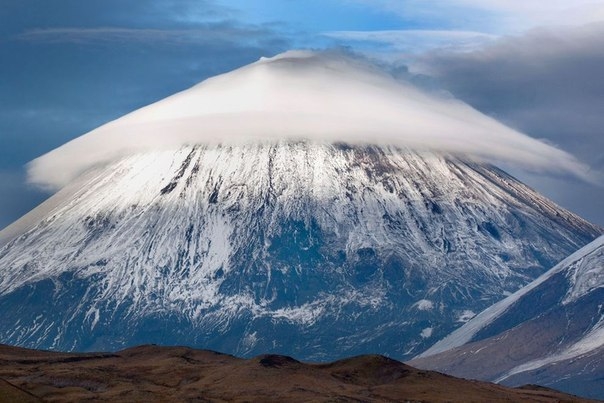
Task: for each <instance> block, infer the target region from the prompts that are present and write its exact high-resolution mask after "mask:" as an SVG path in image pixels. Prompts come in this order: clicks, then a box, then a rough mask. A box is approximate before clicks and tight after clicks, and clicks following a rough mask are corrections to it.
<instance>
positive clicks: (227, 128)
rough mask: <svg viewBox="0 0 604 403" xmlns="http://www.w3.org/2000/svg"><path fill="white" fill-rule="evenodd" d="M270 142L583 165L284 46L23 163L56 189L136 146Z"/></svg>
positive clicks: (382, 80) (483, 119)
mask: <svg viewBox="0 0 604 403" xmlns="http://www.w3.org/2000/svg"><path fill="white" fill-rule="evenodd" d="M279 139H296V140H298V139H310V140H314V141H341V142H350V143H359V142H360V143H380V144H383V143H388V144H392V145H398V146H401V147H408V148H413V149H426V150H436V151H442V152H448V153H458V154H468V155H473V156H476V157H480V158H485V159H489V160H495V161H503V162H508V163H514V164H518V165H520V166H521V167H524V168H526V169H531V170H538V171H541V170H548V171H552V172H566V173H572V174H574V175H576V176H580V177H584V176H585V173H584V172H585V168H584V166H583V165H581V164H580V163H579V162H577V161H576V160H575V159H574V158H573V157H572V156H571V155H569V154H568V153H566V152H564V151H561V150H559V149H557V148H555V147H553V146H551V145H548V144H545V143H543V142H540V141H537V140H535V139H533V138H531V137H529V136H527V135H525V134H522V133H520V132H517V131H515V130H513V129H511V128H509V127H507V126H505V125H503V124H501V123H499V122H497V121H496V120H494V119H492V118H489V117H487V116H485V115H483V114H481V113H480V112H478V111H476V110H475V109H473V108H471V107H470V106H468V105H467V104H464V103H462V102H460V101H457V100H454V99H445V98H440V97H438V96H436V95H431V94H427V93H425V92H422V91H421V90H419V89H418V88H415V87H414V86H412V85H411V84H408V83H404V82H401V81H398V80H396V79H395V78H393V77H392V76H390V75H388V74H387V73H385V72H383V71H382V70H380V69H378V68H377V67H375V66H372V65H370V64H369V63H367V62H366V61H363V60H358V59H356V58H354V57H351V56H350V55H344V54H340V53H333V52H319V53H317V52H308V51H291V52H286V53H283V54H281V55H278V56H275V57H272V58H262V59H260V60H259V61H257V62H255V63H252V64H250V65H248V66H245V67H242V68H240V69H237V70H235V71H232V72H230V73H226V74H223V75H219V76H216V77H213V78H210V79H208V80H205V81H203V82H202V83H200V84H198V85H196V86H194V87H192V88H190V89H188V90H186V91H183V92H180V93H177V94H175V95H173V96H171V97H168V98H166V99H164V100H161V101H159V102H156V103H154V104H151V105H149V106H147V107H144V108H141V109H139V110H136V111H134V112H132V113H129V114H127V115H125V116H123V117H121V118H119V119H117V120H115V121H112V122H110V123H107V124H105V125H103V126H101V127H99V128H97V129H95V130H92V131H91V132H89V133H87V134H84V135H83V136H81V137H79V138H76V139H75V140H72V141H70V142H68V143H66V144H64V145H63V146H61V147H59V148H57V149H55V150H53V151H51V152H49V153H47V154H45V155H43V156H41V157H39V158H37V159H35V160H34V161H32V162H31V163H30V164H29V178H30V181H31V182H32V183H35V184H38V185H40V186H43V187H47V188H51V189H57V188H60V187H62V186H64V185H65V184H67V183H69V182H70V181H71V180H73V179H74V178H75V177H77V176H78V175H79V174H81V173H82V172H84V171H86V170H87V169H90V168H91V167H94V166H97V165H99V164H104V163H107V162H110V161H112V160H114V159H116V158H120V157H122V156H124V155H128V154H132V153H138V152H144V151H145V150H150V149H157V148H163V149H166V148H178V147H180V146H182V145H184V144H198V143H228V142H242V141H244V142H245V141H259V140H260V141H263V140H264V141H274V140H279Z"/></svg>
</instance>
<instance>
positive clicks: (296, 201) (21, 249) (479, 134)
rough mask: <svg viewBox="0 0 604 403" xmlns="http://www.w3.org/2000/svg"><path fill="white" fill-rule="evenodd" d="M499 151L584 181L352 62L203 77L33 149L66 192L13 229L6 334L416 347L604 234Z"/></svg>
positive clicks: (230, 349) (80, 340)
mask: <svg viewBox="0 0 604 403" xmlns="http://www.w3.org/2000/svg"><path fill="white" fill-rule="evenodd" d="M373 135H375V136H376V141H375V143H374V144H370V142H369V141H368V140H367V139H370V138H371V136H373ZM514 150H517V151H514ZM476 156H479V157H481V159H480V160H478V159H476ZM486 157H489V158H493V159H498V160H506V161H512V162H513V161H516V162H522V163H523V164H524V166H525V167H529V168H530V167H533V168H541V169H542V168H547V167H548V166H550V165H551V163H550V162H549V161H551V159H552V158H557V164H558V168H559V169H562V170H565V171H567V172H568V171H570V172H573V173H575V174H576V175H580V174H581V166H580V164H578V163H576V161H574V159H573V158H572V157H570V156H569V155H567V154H565V153H564V152H562V151H560V150H557V149H555V148H552V147H550V146H547V145H545V144H542V143H540V142H538V141H535V140H532V139H530V138H529V137H527V136H525V135H523V134H521V133H518V132H515V131H513V130H511V129H509V128H507V127H505V126H502V125H501V124H499V123H497V122H496V121H494V120H492V119H489V118H487V117H485V116H483V115H480V114H479V113H478V112H476V111H474V110H472V109H471V108H469V107H467V106H465V105H463V104H460V103H458V102H456V101H453V100H446V99H444V100H443V99H439V98H435V97H433V96H428V95H426V94H424V93H422V92H421V91H419V90H417V89H414V88H412V87H411V86H409V85H408V84H403V83H399V82H398V81H396V80H394V79H393V78H392V77H389V76H387V75H385V74H384V73H382V72H379V71H377V70H376V69H375V68H372V67H370V66H367V65H366V64H365V63H361V62H358V61H355V60H351V59H349V58H346V57H344V56H341V55H339V56H333V55H316V54H313V53H288V54H285V55H281V56H277V57H275V58H272V59H267V60H261V61H259V62H257V63H254V64H252V65H250V66H248V67H244V68H242V69H240V70H237V71H235V72H233V73H229V74H226V75H223V76H219V77H216V78H213V79H210V80H207V81H205V82H203V83H201V84H199V85H198V86H196V87H193V88H192V89H190V90H188V91H185V92H182V93H180V94H177V95H175V96H173V97H170V98H168V99H166V100H164V101H160V102H158V103H156V104H153V105H151V106H149V107H146V108H143V109H141V110H139V111H135V112H133V113H132V114H130V115H126V116H125V117H123V118H121V119H118V120H116V121H114V122H111V123H109V124H107V125H105V126H102V127H100V128H98V129H96V130H94V131H92V132H90V133H88V134H86V135H84V136H82V137H80V138H78V139H76V140H74V141H72V142H70V143H67V144H66V145H64V146H62V147H60V148H58V149H56V150H54V151H52V152H50V153H48V154H47V155H45V156H42V157H40V158H39V159H37V160H35V161H34V162H33V163H32V165H31V167H30V168H31V171H30V174H31V177H32V180H33V181H34V182H36V183H39V184H42V185H45V186H49V187H55V188H56V187H62V189H61V190H60V191H59V192H58V193H57V194H55V195H54V196H53V197H51V198H50V199H49V200H48V201H46V202H45V203H43V204H42V205H41V206H39V207H38V208H36V209H35V210H33V211H32V212H31V213H29V214H28V215H26V216H24V217H23V218H22V219H20V220H18V221H17V222H16V223H14V224H13V225H11V226H10V227H8V228H7V229H5V230H4V231H3V232H2V233H0V242H1V243H2V244H4V246H3V247H2V249H1V250H0V270H2V276H1V277H0V310H2V312H3V315H2V316H1V317H0V340H1V341H2V342H4V343H10V344H16V345H21V346H27V347H35V348H47V349H60V350H88V351H92V350H96V351H99V350H115V349H119V348H122V347H126V346H132V345H136V344H142V343H158V344H185V345H189V346H195V347H202V348H210V349H213V350H218V351H223V352H227V353H231V354H237V355H243V356H252V355H256V354H261V353H267V352H276V353H283V354H288V355H293V356H296V357H299V358H301V359H306V360H307V359H335V358H341V357H343V356H347V355H352V354H360V353H380V354H388V355H391V356H393V357H396V358H409V357H411V356H413V355H416V354H418V353H421V352H422V351H424V350H425V349H426V348H427V347H429V346H430V345H431V344H433V342H435V341H436V340H438V339H440V338H442V337H444V336H445V335H447V334H448V333H450V332H451V331H452V330H454V329H455V328H457V327H458V326H460V325H461V324H462V323H463V322H465V321H467V320H468V319H469V318H471V317H472V316H473V315H474V314H475V313H477V312H479V311H480V310H482V309H484V308H485V307H487V306H489V305H491V304H492V303H494V302H496V301H498V300H500V299H501V298H503V296H504V295H508V294H510V293H512V292H514V291H516V290H517V289H518V288H520V287H521V286H523V285H526V284H527V283H528V282H530V281H531V280H533V279H534V278H536V277H537V276H539V275H540V274H542V273H543V272H544V271H545V270H546V269H548V268H549V267H551V266H553V265H554V264H555V263H556V262H557V261H558V260H560V259H562V258H563V257H565V256H566V255H568V254H570V253H571V252H573V251H575V250H576V249H578V248H579V247H581V246H582V245H584V244H586V243H588V242H589V241H591V240H592V239H593V238H595V237H596V236H597V235H598V234H599V233H600V231H601V229H599V228H597V227H595V226H593V225H591V224H589V223H587V222H585V221H584V220H582V219H581V218H579V217H577V216H575V215H573V214H572V213H570V212H568V211H565V210H564V209H562V208H560V207H558V206H556V205H555V204H553V203H552V202H550V201H549V200H547V199H545V198H544V197H543V196H540V195H539V194H537V193H536V192H534V191H533V190H531V189H530V188H528V187H526V186H525V185H523V184H522V183H520V182H518V181H517V180H516V179H514V178H512V177H511V176H509V175H507V174H506V173H504V172H503V171H501V170H500V169H498V168H496V167H494V166H493V165H490V164H488V163H485V162H481V161H483V160H484V159H485V158H486Z"/></svg>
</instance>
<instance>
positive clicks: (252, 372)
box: [0, 345, 588, 403]
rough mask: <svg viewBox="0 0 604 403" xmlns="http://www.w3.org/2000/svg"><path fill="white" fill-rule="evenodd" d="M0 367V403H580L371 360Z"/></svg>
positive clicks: (157, 355)
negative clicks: (352, 402)
mask: <svg viewBox="0 0 604 403" xmlns="http://www.w3.org/2000/svg"><path fill="white" fill-rule="evenodd" d="M0 362H2V365H1V366H0V402H5V401H23V402H41V401H42V402H43V401H53V402H70V401H83V400H94V401H130V402H136V401H146V402H153V401H172V402H181V401H204V402H205V401H208V402H221V401H265V402H277V401H278V402H283V401H310V400H312V401H363V402H382V401H388V402H393V401H409V400H411V401H429V402H445V401H447V402H469V401H473V402H487V401H488V402H505V401H514V402H577V403H578V402H588V400H585V399H581V398H578V397H575V396H571V395H566V394H563V393H560V392H557V391H554V390H551V389H546V388H541V387H536V386H530V387H529V386H527V387H524V388H518V389H511V388H505V387H501V386H499V385H495V384H490V383H486V382H478V381H468V380H463V379H457V378H453V377H451V376H447V375H443V374H440V373H437V372H432V371H421V370H418V369H415V368H413V367H410V366H408V365H405V364H403V363H401V362H398V361H395V360H392V359H389V358H386V357H384V356H379V355H364V356H357V357H352V358H348V359H344V360H340V361H335V362H331V363H324V364H309V363H302V362H299V361H296V360H294V359H293V358H290V357H286V356H281V355H262V356H258V357H254V358H251V359H247V360H245V359H241V358H236V357H234V356H230V355H225V354H220V353H216V352H212V351H207V350H194V349H191V348H187V347H159V346H155V345H146V346H139V347H135V348H131V349H127V350H123V351H120V352H116V353H87V354H73V353H72V354H68V353H57V352H48V351H39V350H27V349H22V348H16V347H9V346H5V345H0Z"/></svg>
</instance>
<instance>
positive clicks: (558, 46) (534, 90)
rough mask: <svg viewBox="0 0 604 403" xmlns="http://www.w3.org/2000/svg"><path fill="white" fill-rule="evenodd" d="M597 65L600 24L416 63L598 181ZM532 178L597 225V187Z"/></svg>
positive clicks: (602, 92) (603, 37)
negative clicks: (573, 160) (579, 164)
mask: <svg viewBox="0 0 604 403" xmlns="http://www.w3.org/2000/svg"><path fill="white" fill-rule="evenodd" d="M602 66H604V24H602V23H598V24H590V25H586V26H581V27H564V28H557V29H553V28H552V29H540V30H534V31H531V32H529V33H527V34H525V35H523V36H519V37H509V38H503V39H500V40H498V41H496V42H494V43H493V44H491V45H487V46H485V47H484V48H483V49H481V50H478V51H473V52H468V53H440V54H437V53H432V54H429V55H428V56H425V57H424V58H423V60H422V61H421V64H420V67H421V69H422V70H423V71H424V72H428V73H430V74H431V75H433V76H435V77H437V78H438V80H439V81H440V82H441V84H442V86H443V87H444V88H446V89H447V90H449V91H450V92H451V93H453V95H454V96H455V97H457V98H460V99H462V100H464V101H466V102H468V103H469V104H471V105H472V106H474V107H475V108H477V109H479V110H480V111H482V112H484V113H487V114H489V115H491V116H494V117H495V118H497V119H498V120H500V121H503V122H504V123H506V124H508V125H509V126H512V127H514V128H516V129H519V130H521V131H523V132H525V133H528V134H529V135H531V136H532V137H535V138H540V139H545V140H546V141H549V142H550V143H553V144H556V145H558V146H559V147H561V148H562V149H564V150H567V151H569V152H571V153H573V154H574V155H575V156H577V157H578V158H579V159H580V160H581V161H583V162H585V163H586V164H588V165H590V166H591V168H592V170H593V176H594V177H600V180H601V178H602V172H603V171H604V157H603V155H604V151H603V150H604V68H603V67H602ZM535 185H536V186H537V187H538V188H539V190H541V191H543V192H545V193H546V194H548V195H549V196H550V197H554V198H556V199H557V200H559V201H560V202H561V203H563V204H565V206H566V207H569V208H571V209H573V210H574V211H577V212H579V213H580V214H582V215H583V216H585V217H586V218H589V219H591V220H593V221H595V222H597V223H599V224H604V212H603V211H602V209H601V200H604V190H603V189H602V187H601V186H600V187H597V186H596V187H594V186H590V185H586V184H582V185H578V184H572V185H571V184H568V183H566V184H565V183H563V182H561V181H559V180H558V181H552V182H551V183H549V182H547V181H543V182H539V181H535ZM577 187H581V190H582V191H577ZM586 195H588V196H586ZM587 198H589V199H590V200H592V201H589V200H586V199H587Z"/></svg>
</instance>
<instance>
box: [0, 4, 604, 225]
mask: <svg viewBox="0 0 604 403" xmlns="http://www.w3.org/2000/svg"><path fill="white" fill-rule="evenodd" d="M602 21H604V1H593V0H575V1H567V0H554V1H551V2H547V3H546V2H542V1H537V0H526V1H523V2H510V1H503V0H483V1H478V0H449V1H444V0H372V1H369V0H305V1H296V0H247V1H246V0H231V1H212V0H201V1H193V0H169V1H150V0H138V1H129V2H126V1H118V0H103V1H100V0H98V1H97V0H89V1H81V0H55V1H52V2H49V1H46V0H4V1H3V4H2V7H0V60H2V63H0V141H1V144H2V147H1V148H0V180H1V181H2V183H3V185H4V186H3V188H4V191H3V192H2V194H1V195H0V228H1V227H4V226H6V225H8V224H9V223H10V222H12V221H14V220H15V219H17V218H18V217H20V216H21V215H22V214H24V213H26V212H27V211H29V210H30V209H31V208H33V207H34V206H35V205H36V204H38V203H39V202H41V201H42V200H43V199H44V198H46V197H48V193H45V192H43V191H40V190H39V189H35V188H33V187H31V186H29V185H27V183H26V175H25V168H24V166H25V164H26V163H27V162H28V161H30V160H32V159H33V158H35V157H37V156H39V155H41V154H43V153H45V152H47V151H50V150H52V149H53V148H55V147H57V146H59V145H61V144H63V143H65V142H66V141H69V140H70V139H73V138H75V137H77V136H79V135H81V134H84V133H86V132H87V131H89V130H91V129H93V128H95V127H97V126H99V125H101V124H103V123H105V122H107V121H110V120H112V119H115V118H117V117H119V116H121V115H123V114H125V113H128V112H130V111H132V110H134V109H136V108H139V107H141V106H144V105H146V104H149V103H151V102H154V101H157V100H159V99H162V98H164V97H166V96H168V95H170V94H173V93H175V92H178V91H180V90H183V89H185V88H188V87H190V86H191V85H193V84H195V83H197V82H199V81H202V80H203V79H205V78H207V77H210V76H213V75H216V74H219V73H223V72H226V71H229V70H232V69H234V68H237V67H239V66H242V65H245V64H248V63H250V62H253V61H255V60H257V59H258V58H259V57H261V56H272V55H275V54H277V53H280V52H283V51H285V50H288V49H291V48H311V49H321V48H331V47H347V48H349V49H350V50H352V51H355V52H360V53H364V54H365V55H367V56H368V57H371V58H374V59H376V60H378V61H379V62H380V63H384V64H387V65H391V66H392V67H393V69H397V71H401V70H402V71H403V72H404V73H405V74H406V78H408V79H411V80H413V81H414V82H416V83H420V84H421V85H428V86H430V87H431V88H438V89H439V90H442V91H448V92H450V93H451V94H452V95H453V96H455V97H457V98H460V99H462V100H464V101H466V102H468V103H470V104H471V105H472V106H474V107H475V108H477V109H479V110H481V111H482V112H484V113H487V114H489V115H491V116H494V117H496V118H497V119H499V120H502V121H503V122H505V123H506V124H508V125H510V126H512V127H514V128H517V129H520V130H522V131H524V132H526V133H527V134H529V135H531V136H534V137H536V138H540V139H545V140H546V141H548V142H551V143H554V144H556V145H558V146H559V147H560V148H562V149H564V150H567V151H569V152H572V153H574V154H575V155H576V156H577V157H578V158H579V159H581V160H582V161H584V162H585V163H586V164H588V165H589V166H590V167H591V169H592V170H593V176H594V182H597V181H598V180H601V173H602V171H604V156H603V154H604V153H603V152H602V149H604V140H603V138H604V134H603V133H602V131H601V129H600V127H604V117H602V116H604V113H602V110H604V88H603V86H602V85H601V84H600V83H604V73H602V72H601V71H600V70H602V69H601V68H600V66H601V65H602V62H604V54H603V52H604V43H603V39H601V38H604V28H603V26H602ZM544 49H547V50H548V51H547V52H546V51H544ZM506 168H507V167H506ZM509 169H511V170H512V171H514V167H509ZM514 174H516V175H517V176H520V178H521V179H523V180H525V181H528V182H529V184H530V185H532V186H533V187H536V188H537V189H538V190H540V191H542V192H544V193H545V194H546V195H548V196H550V197H552V198H553V199H554V200H555V201H557V202H559V203H560V204H562V205H563V206H565V207H567V208H570V209H571V210H573V211H575V212H578V213H579V214H581V215H583V216H584V217H586V218H588V219H590V220H592V221H594V222H596V223H599V224H603V225H604V212H602V210H603V209H602V208H601V205H602V202H601V200H603V199H604V191H603V190H602V187H601V186H599V185H594V184H586V183H578V182H577V181H576V180H573V179H569V178H559V177H551V176H550V175H547V174H544V175H537V174H534V173H533V174H530V175H529V174H526V173H523V172H514Z"/></svg>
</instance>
